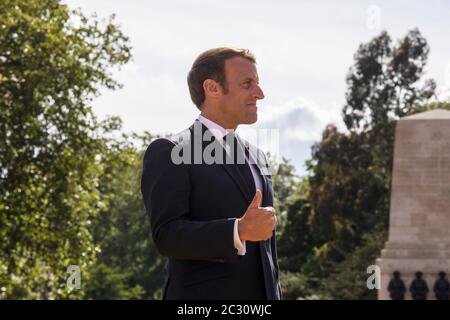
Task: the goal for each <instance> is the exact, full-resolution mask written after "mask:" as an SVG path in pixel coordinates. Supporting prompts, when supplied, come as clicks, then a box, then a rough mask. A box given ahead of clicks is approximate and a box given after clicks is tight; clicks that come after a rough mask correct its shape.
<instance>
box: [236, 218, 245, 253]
mask: <svg viewBox="0 0 450 320" xmlns="http://www.w3.org/2000/svg"><path fill="white" fill-rule="evenodd" d="M240 220H241V219H236V220H234V232H233V237H234V247H235V248H236V249H237V251H238V252H237V254H238V255H240V256H243V255H245V253H246V252H247V249H246V247H245V240H244V241H241V239H240V238H239V232H238V222H239V221H240Z"/></svg>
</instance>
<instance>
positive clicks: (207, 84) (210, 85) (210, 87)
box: [203, 79, 222, 98]
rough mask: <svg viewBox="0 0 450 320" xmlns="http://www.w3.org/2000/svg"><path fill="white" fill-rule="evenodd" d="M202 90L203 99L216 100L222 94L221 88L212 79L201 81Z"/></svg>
mask: <svg viewBox="0 0 450 320" xmlns="http://www.w3.org/2000/svg"><path fill="white" fill-rule="evenodd" d="M203 90H204V92H205V97H211V98H216V97H218V96H219V95H220V94H222V87H221V86H220V84H219V83H218V82H216V81H214V80H212V79H206V80H205V81H203Z"/></svg>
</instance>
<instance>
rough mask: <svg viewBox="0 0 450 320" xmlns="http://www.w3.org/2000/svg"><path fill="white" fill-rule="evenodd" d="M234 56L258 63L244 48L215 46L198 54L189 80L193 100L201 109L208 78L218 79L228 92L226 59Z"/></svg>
mask: <svg viewBox="0 0 450 320" xmlns="http://www.w3.org/2000/svg"><path fill="white" fill-rule="evenodd" d="M234 57H243V58H245V59H248V60H250V61H251V62H253V63H256V59H255V56H254V55H253V54H252V53H251V52H250V51H249V50H248V49H242V48H228V47H221V48H213V49H209V50H207V51H205V52H203V53H202V54H200V55H199V56H198V58H197V59H195V61H194V63H193V64H192V68H191V70H190V71H189V74H188V77H187V82H188V86H189V92H190V94H191V99H192V102H194V104H195V105H196V106H197V108H199V109H200V110H201V108H202V104H203V102H204V101H205V91H204V90H203V82H204V81H205V80H206V79H212V80H214V81H217V82H218V83H219V84H220V85H221V86H222V88H223V90H224V92H225V93H227V92H228V84H227V81H226V79H225V60H227V59H231V58H234Z"/></svg>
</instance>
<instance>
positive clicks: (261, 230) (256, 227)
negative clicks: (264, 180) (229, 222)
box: [238, 189, 277, 241]
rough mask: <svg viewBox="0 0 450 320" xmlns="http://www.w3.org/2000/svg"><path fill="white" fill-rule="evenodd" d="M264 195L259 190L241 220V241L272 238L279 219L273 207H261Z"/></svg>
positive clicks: (239, 230) (239, 228)
mask: <svg viewBox="0 0 450 320" xmlns="http://www.w3.org/2000/svg"><path fill="white" fill-rule="evenodd" d="M261 199H262V194H261V191H260V190H259V189H258V190H256V193H255V196H254V197H253V200H252V202H251V203H250V205H249V206H248V208H247V211H245V213H244V215H243V216H242V217H241V218H240V220H239V223H238V233H239V238H240V239H241V241H244V240H249V241H262V240H267V239H269V238H270V237H271V236H272V231H273V229H274V228H275V224H276V222H277V217H276V215H275V209H274V208H273V207H264V208H263V207H261Z"/></svg>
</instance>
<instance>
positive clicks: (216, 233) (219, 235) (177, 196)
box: [141, 139, 238, 261]
mask: <svg viewBox="0 0 450 320" xmlns="http://www.w3.org/2000/svg"><path fill="white" fill-rule="evenodd" d="M174 146H175V144H174V143H173V142H172V141H170V140H168V139H157V140H155V141H153V142H152V143H151V144H150V146H149V147H148V148H147V151H146V153H145V155H144V160H143V170H142V178H141V192H142V197H143V200H144V205H145V208H146V211H147V214H148V215H149V217H150V225H151V230H152V237H153V241H154V243H155V245H156V247H157V249H158V251H159V253H160V254H162V255H164V256H167V257H171V258H176V259H191V260H212V261H222V260H234V259H238V255H237V250H236V249H235V248H234V239H233V228H234V219H231V220H230V219H220V220H210V221H193V220H191V215H190V206H189V198H190V190H191V185H190V176H189V166H188V165H187V164H175V163H174V162H173V161H172V158H171V154H172V149H173V147H174Z"/></svg>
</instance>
